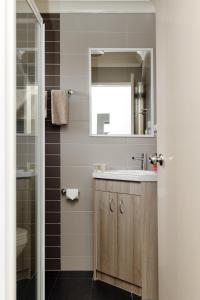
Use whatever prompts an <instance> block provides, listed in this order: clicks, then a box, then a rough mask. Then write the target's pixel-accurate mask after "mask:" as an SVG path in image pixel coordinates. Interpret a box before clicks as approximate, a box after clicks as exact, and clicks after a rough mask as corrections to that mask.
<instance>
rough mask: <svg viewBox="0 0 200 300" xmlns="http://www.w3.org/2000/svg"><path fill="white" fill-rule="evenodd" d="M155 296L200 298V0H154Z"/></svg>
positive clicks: (182, 299)
mask: <svg viewBox="0 0 200 300" xmlns="http://www.w3.org/2000/svg"><path fill="white" fill-rule="evenodd" d="M156 4H157V7H156V9H157V112H158V115H157V117H158V152H161V153H163V154H164V157H165V165H164V167H160V168H159V184H158V217H159V220H158V228H159V294H160V295H159V296H160V297H159V299H160V300H169V299H170V300H188V299H190V300H197V299H200V176H199V170H200V160H199V155H200V137H199V136H200V135H199V130H200V93H199V86H200V1H199V0H190V1H188V0H168V1H166V0H158V1H156Z"/></svg>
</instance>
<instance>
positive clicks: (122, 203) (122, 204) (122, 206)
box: [119, 200, 125, 215]
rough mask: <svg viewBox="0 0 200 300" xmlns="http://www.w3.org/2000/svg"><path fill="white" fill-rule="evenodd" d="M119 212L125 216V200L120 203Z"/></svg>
mask: <svg viewBox="0 0 200 300" xmlns="http://www.w3.org/2000/svg"><path fill="white" fill-rule="evenodd" d="M119 211H120V213H121V214H122V215H123V214H124V211H125V209H124V201H123V200H121V201H120V204H119Z"/></svg>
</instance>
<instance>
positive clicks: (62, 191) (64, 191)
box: [61, 189, 80, 200]
mask: <svg viewBox="0 0 200 300" xmlns="http://www.w3.org/2000/svg"><path fill="white" fill-rule="evenodd" d="M61 194H62V195H63V196H67V189H61ZM79 196H80V191H78V198H79ZM66 198H67V197H66ZM78 198H77V199H76V200H78ZM69 200H70V199H69Z"/></svg>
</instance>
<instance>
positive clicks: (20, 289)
mask: <svg viewBox="0 0 200 300" xmlns="http://www.w3.org/2000/svg"><path fill="white" fill-rule="evenodd" d="M27 299H28V300H35V299H36V280H35V277H33V278H32V279H24V280H19V281H17V300H27Z"/></svg>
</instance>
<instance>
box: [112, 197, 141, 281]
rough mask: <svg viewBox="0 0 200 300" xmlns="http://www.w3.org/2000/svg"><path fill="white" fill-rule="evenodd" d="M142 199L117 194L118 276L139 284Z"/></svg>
mask: <svg viewBox="0 0 200 300" xmlns="http://www.w3.org/2000/svg"><path fill="white" fill-rule="evenodd" d="M142 210H143V205H142V199H141V197H140V196H136V195H127V194H118V274H117V276H118V278H120V279H122V280H124V281H127V282H130V283H133V284H135V285H138V286H141V284H142V278H141V277H142V276H141V257H142V253H141V252H142V223H143V222H142V215H143V213H142Z"/></svg>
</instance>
